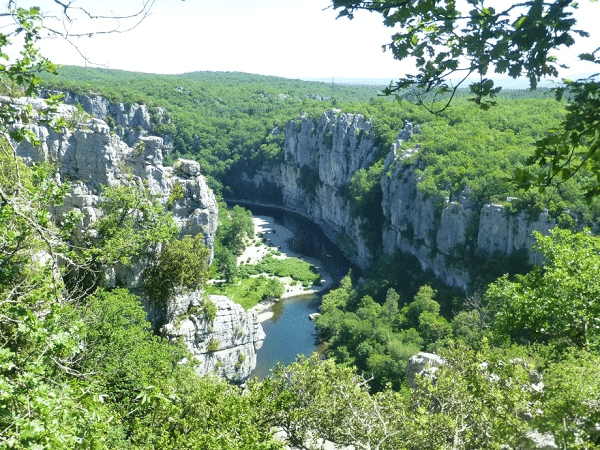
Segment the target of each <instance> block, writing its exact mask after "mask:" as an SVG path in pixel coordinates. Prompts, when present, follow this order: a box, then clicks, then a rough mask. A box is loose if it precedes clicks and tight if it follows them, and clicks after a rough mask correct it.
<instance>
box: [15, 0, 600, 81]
mask: <svg viewBox="0 0 600 450" xmlns="http://www.w3.org/2000/svg"><path fill="white" fill-rule="evenodd" d="M77 1H78V2H80V3H81V4H82V5H85V4H86V3H87V4H91V5H94V4H95V5H96V6H94V7H95V8H98V5H99V4H101V5H102V8H103V10H104V11H110V10H112V11H114V12H115V13H120V12H122V11H125V12H128V11H132V10H135V9H136V8H137V7H138V6H139V5H140V4H141V1H142V0H102V2H101V3H100V2H99V1H98V0H77ZM498 1H502V0H498ZM21 2H22V3H23V4H25V3H33V4H39V5H40V6H41V7H42V8H44V7H46V8H48V7H50V6H52V5H53V2H52V1H51V0H38V1H35V0H21ZM76 4H78V3H76ZM329 5H330V1H329V0H186V1H181V0H155V3H154V6H153V9H152V15H151V16H150V17H148V18H147V19H146V20H145V21H144V22H143V23H141V24H140V25H139V26H138V27H137V28H136V29H135V30H133V31H130V32H128V33H124V34H116V35H110V36H97V37H93V38H84V39H81V40H79V41H78V47H79V49H80V50H81V51H82V52H83V53H84V54H85V55H86V56H87V57H88V58H89V59H90V60H91V61H92V62H94V63H96V64H100V65H103V66H105V67H108V68H113V69H123V70H131V71H140V72H152V73H183V72H192V71H202V70H212V71H239V72H249V73H258V74H263V75H276V76H283V77H288V78H325V79H331V78H379V79H386V80H391V79H392V78H397V77H399V76H402V75H404V74H405V73H406V72H409V71H412V70H411V67H410V62H404V63H400V62H398V61H395V60H394V59H393V57H392V55H391V53H389V52H387V53H384V52H382V50H381V46H382V45H384V44H386V43H387V42H388V41H389V37H390V35H391V33H392V29H390V28H387V27H385V26H384V25H383V24H382V20H381V16H379V15H377V14H369V13H366V12H361V13H359V14H357V15H356V18H355V19H354V20H352V21H350V20H347V19H339V20H336V16H337V13H336V12H335V11H333V10H331V9H328V6H329ZM581 7H582V11H581V12H580V14H579V17H578V18H579V20H580V21H581V25H582V28H583V29H585V30H587V31H594V30H595V29H596V28H597V25H596V22H597V18H598V17H600V3H594V4H592V3H591V2H590V0H583V1H582V2H581ZM72 26H73V29H72V31H77V27H84V28H85V27H88V28H89V25H87V24H85V22H84V21H79V22H76V23H75V25H72ZM122 26H124V27H126V26H127V24H126V23H124V24H122ZM588 41H589V42H588V43H587V44H585V46H584V44H581V45H578V46H577V48H576V49H573V50H572V51H571V50H569V52H568V53H569V54H572V55H576V54H578V53H581V52H583V51H590V50H593V49H594V48H596V47H598V46H600V40H599V39H598V35H597V34H596V36H594V37H593V38H592V39H590V40H588ZM594 44H595V45H594ZM42 48H43V51H44V53H45V54H46V55H47V56H48V57H49V58H50V59H51V60H52V61H54V62H56V63H60V64H76V65H84V64H85V60H83V59H82V57H81V56H80V55H79V54H78V53H77V51H75V50H74V49H73V48H71V47H69V46H68V45H66V44H64V43H61V42H59V41H57V40H54V41H49V42H45V43H44V44H43V47H42ZM560 56H561V57H563V56H570V55H567V52H563V53H562V54H561V55H560ZM569 59H570V60H571V61H570V62H571V63H572V62H573V61H574V58H569ZM582 70H592V69H590V68H589V67H588V68H584V67H583V66H574V68H573V70H572V71H571V73H577V72H581V71H582ZM564 75H565V76H570V73H565V74H564Z"/></svg>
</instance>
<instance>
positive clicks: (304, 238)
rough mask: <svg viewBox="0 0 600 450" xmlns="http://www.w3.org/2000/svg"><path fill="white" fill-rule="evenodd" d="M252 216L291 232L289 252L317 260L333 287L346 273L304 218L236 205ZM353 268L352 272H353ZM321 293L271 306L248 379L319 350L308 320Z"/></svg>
mask: <svg viewBox="0 0 600 450" xmlns="http://www.w3.org/2000/svg"><path fill="white" fill-rule="evenodd" d="M238 204H239V205H240V206H243V207H244V208H246V209H248V210H250V211H252V214H253V215H259V216H270V217H272V218H273V220H274V221H275V223H277V224H279V225H282V226H284V227H286V228H287V229H289V230H290V231H292V232H293V234H294V237H293V238H292V239H291V241H290V242H289V243H288V244H289V246H290V248H291V249H292V250H293V251H294V252H296V253H300V254H302V255H305V256H310V257H313V258H316V259H318V260H319V261H320V262H321V265H322V267H323V269H324V270H325V271H326V272H328V273H329V274H330V275H331V276H332V278H333V286H334V287H336V286H337V285H338V284H339V281H340V280H341V279H342V278H343V277H344V276H345V275H346V274H347V273H348V270H349V269H350V268H351V267H352V266H351V263H350V262H349V261H348V260H347V259H346V258H345V257H344V256H343V254H342V253H341V252H340V251H339V250H338V248H337V247H336V246H335V245H334V244H333V243H332V242H331V241H330V240H329V239H328V238H327V237H326V236H325V234H324V233H323V232H322V231H321V229H320V228H319V227H318V226H316V225H315V224H313V223H312V222H310V221H308V220H306V219H305V218H303V217H301V216H299V215H297V214H293V213H289V212H286V211H282V210H279V209H276V208H269V207H264V206H257V205H252V204H245V203H238ZM355 270H356V268H353V271H355ZM323 294H324V293H319V294H309V295H301V296H297V297H291V298H289V299H285V300H284V301H282V302H279V303H277V304H275V306H273V312H274V315H273V317H272V318H271V319H269V320H266V321H265V322H263V323H262V326H263V329H264V331H265V334H266V338H265V341H264V343H263V346H262V348H261V349H260V350H259V351H258V352H257V355H256V360H257V361H256V368H255V369H254V371H253V372H252V373H251V374H250V377H258V378H259V379H262V378H264V377H266V376H268V375H269V371H270V370H271V368H273V367H274V366H276V365H277V363H283V364H284V365H288V364H290V363H291V362H293V361H294V360H295V359H296V358H297V357H298V355H307V356H308V355H311V354H312V353H313V352H315V351H317V352H321V351H322V350H323V349H322V347H321V346H318V345H317V344H316V331H315V325H314V323H313V322H311V321H310V320H309V318H308V316H309V314H312V313H315V312H318V310H319V305H320V304H321V298H322V296H323Z"/></svg>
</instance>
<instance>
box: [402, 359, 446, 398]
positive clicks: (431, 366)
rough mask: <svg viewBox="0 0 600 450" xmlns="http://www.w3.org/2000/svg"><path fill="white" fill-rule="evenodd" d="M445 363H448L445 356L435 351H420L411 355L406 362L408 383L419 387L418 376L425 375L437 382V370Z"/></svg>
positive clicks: (414, 387)
mask: <svg viewBox="0 0 600 450" xmlns="http://www.w3.org/2000/svg"><path fill="white" fill-rule="evenodd" d="M444 364H446V362H445V361H444V358H442V357H441V356H438V355H436V354H434V353H425V352H419V353H417V354H416V355H413V356H411V357H410V358H409V359H408V363H407V364H406V379H407V381H408V385H409V386H410V387H411V388H413V389H417V379H418V377H424V378H427V379H429V380H430V381H432V382H435V380H436V379H437V376H436V372H437V370H438V368H439V367H440V366H442V365H444Z"/></svg>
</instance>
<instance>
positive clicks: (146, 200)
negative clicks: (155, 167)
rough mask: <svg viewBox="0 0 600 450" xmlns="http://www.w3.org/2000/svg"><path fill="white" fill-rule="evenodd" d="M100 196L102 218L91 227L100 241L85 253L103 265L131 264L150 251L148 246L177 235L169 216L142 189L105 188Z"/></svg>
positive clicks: (143, 188)
mask: <svg viewBox="0 0 600 450" xmlns="http://www.w3.org/2000/svg"><path fill="white" fill-rule="evenodd" d="M102 197H103V201H102V203H101V205H100V207H101V208H102V210H103V213H104V215H103V216H102V217H100V219H98V221H97V222H95V223H94V224H93V227H94V228H95V230H97V232H98V238H99V239H98V242H97V243H95V244H94V246H93V247H91V248H90V250H89V251H88V252H89V254H90V255H91V257H92V258H94V259H95V260H97V261H98V262H100V263H102V264H109V265H110V264H115V263H121V264H123V265H128V264H131V263H132V262H134V261H138V260H139V258H140V257H141V256H143V255H145V254H146V253H147V252H148V251H149V250H150V249H149V247H148V246H149V244H150V243H153V244H159V243H163V242H167V241H168V240H170V239H172V238H173V237H174V236H175V235H176V233H177V232H178V228H177V226H176V224H175V222H174V221H173V218H172V216H171V215H170V214H168V213H167V212H166V211H165V209H164V207H163V206H162V205H161V204H160V203H159V202H158V200H156V199H155V198H153V197H152V195H151V194H150V192H149V191H148V189H147V188H146V187H144V186H141V185H137V184H126V185H115V186H111V187H105V188H104V189H103V191H102ZM90 246H91V245H90Z"/></svg>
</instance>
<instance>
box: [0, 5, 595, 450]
mask: <svg viewBox="0 0 600 450" xmlns="http://www.w3.org/2000/svg"><path fill="white" fill-rule="evenodd" d="M19 14H21V15H22V16H23V17H22V19H23V22H22V26H23V27H24V28H25V29H28V30H29V34H28V35H27V36H28V37H27V39H29V40H30V41H33V40H35V39H34V38H35V35H36V34H35V27H34V23H35V19H36V16H37V13H36V11H35V10H31V11H29V12H27V11H21V12H19ZM29 20H31V22H29ZM30 43H31V42H30ZM0 45H2V44H1V43H0ZM23 56H24V59H23V60H22V61H21V60H20V63H19V64H20V65H17V66H2V67H1V68H0V77H2V79H3V81H5V82H4V83H3V89H4V90H5V92H3V93H4V94H8V95H11V96H14V97H17V96H19V95H35V93H36V92H37V91H36V90H37V87H38V85H39V84H40V80H39V79H38V78H37V75H36V72H37V71H38V70H40V69H42V70H47V71H53V70H54V69H55V68H54V66H52V65H51V64H50V63H49V62H47V61H45V60H44V59H43V58H42V59H40V56H39V54H38V53H37V52H36V51H34V47H33V46H25V50H24V55H23ZM23 74H25V75H23ZM41 87H42V88H44V89H52V90H68V91H76V92H80V93H90V92H91V93H94V94H99V95H102V96H106V97H108V98H110V99H111V100H112V101H117V102H119V101H120V102H125V103H133V102H136V103H144V104H147V105H148V106H149V107H151V108H153V109H152V110H153V111H156V115H155V127H154V128H153V130H152V132H153V133H154V134H157V135H161V136H165V137H166V136H170V138H171V143H172V153H171V161H174V160H175V159H176V158H178V157H182V156H183V157H186V158H191V159H195V160H197V161H199V162H200V164H201V167H202V169H203V171H205V173H206V175H207V177H208V178H209V180H210V182H211V185H212V187H213V188H214V190H215V192H216V193H217V194H218V195H219V196H220V198H223V197H226V196H227V195H228V194H229V193H230V191H229V187H230V186H229V184H228V182H229V180H230V179H231V177H232V176H233V175H234V174H235V171H236V167H238V165H240V164H243V165H245V166H247V167H253V166H254V167H262V166H268V165H270V164H276V163H277V162H278V161H279V160H280V158H281V157H282V144H283V139H284V137H285V136H284V135H282V133H281V132H277V133H274V132H273V130H275V129H277V130H279V131H281V130H283V127H284V125H285V124H286V123H287V122H288V121H290V120H296V119H297V118H298V117H300V116H301V115H302V114H305V113H306V114H308V115H309V116H312V117H318V116H319V115H320V114H321V113H322V112H323V111H326V110H328V109H330V108H333V107H335V108H339V109H341V110H343V111H345V112H358V113H361V114H363V115H365V116H366V117H369V118H370V119H371V120H372V122H373V126H374V130H375V133H376V140H377V142H378V145H379V146H380V148H382V149H387V148H389V146H390V145H391V143H392V142H394V141H395V139H396V136H397V134H398V132H399V131H400V130H401V129H402V127H403V126H404V123H405V121H411V122H412V123H415V124H416V125H418V126H419V129H420V133H418V134H415V135H414V137H413V140H411V141H410V142H407V143H405V144H404V145H407V146H416V145H417V144H418V145H419V146H420V149H421V150H420V152H419V154H418V155H416V156H415V157H414V160H411V161H407V163H418V165H419V171H420V172H419V176H420V189H421V190H422V191H423V192H424V193H425V194H426V195H428V196H431V197H432V198H436V199H441V198H444V197H452V196H456V195H460V194H461V193H463V192H464V191H465V190H466V189H467V190H469V191H470V195H471V198H472V199H473V201H475V202H479V203H483V202H489V201H497V202H502V201H503V200H505V199H506V197H510V196H516V197H518V201H515V202H511V203H510V205H511V208H518V209H521V210H526V211H531V212H537V211H539V210H541V209H548V210H549V212H550V213H551V214H553V215H554V216H555V217H556V218H557V220H558V223H559V225H560V226H559V227H557V228H555V229H554V230H553V231H552V232H551V233H550V234H549V235H546V236H543V235H541V234H536V240H537V244H536V246H537V250H538V251H539V252H540V253H541V254H542V255H543V257H544V266H543V267H534V268H530V267H525V266H523V265H521V266H520V267H519V270H513V269H514V268H515V266H517V265H518V264H516V263H517V262H518V261H512V262H511V261H507V260H502V261H489V260H488V261H483V260H482V261H480V264H479V266H480V267H479V271H480V272H481V273H482V274H483V275H486V276H487V278H485V283H484V282H483V281H482V282H480V284H479V285H478V289H477V290H471V291H469V292H467V293H465V292H462V291H458V290H452V289H448V288H446V287H445V286H443V285H442V284H441V283H440V282H439V281H438V280H436V279H435V278H434V277H433V276H432V274H431V273H428V272H423V271H421V270H420V267H419V264H418V262H416V261H415V260H413V259H411V257H409V256H407V255H402V254H397V255H393V256H390V255H378V256H379V257H378V259H377V260H376V262H375V263H374V264H373V265H372V266H371V267H370V268H368V269H367V270H366V271H365V273H364V274H363V279H362V280H361V281H360V282H358V280H355V279H353V274H352V273H349V274H348V275H347V276H346V277H345V278H344V279H343V280H342V282H341V284H340V286H339V287H338V288H336V289H334V290H332V291H331V292H329V293H328V294H327V295H326V296H325V297H324V298H323V303H322V305H321V316H320V317H319V318H318V319H317V322H316V326H317V330H318V332H319V338H320V339H321V340H323V341H325V342H326V343H327V345H328V351H327V354H326V358H325V359H322V358H320V357H319V356H317V355H315V356H312V357H300V358H299V359H298V360H297V361H296V362H295V363H293V364H291V365H290V366H288V367H282V366H280V367H276V368H274V369H273V371H272V374H271V376H270V377H268V378H266V379H265V380H263V381H257V380H250V381H249V382H248V384H247V385H246V386H245V387H244V388H241V387H239V386H235V385H231V384H228V383H227V382H225V381H224V380H220V379H217V378H214V377H211V376H205V377H199V376H198V375H197V374H196V372H195V371H194V368H193V363H191V362H190V360H191V356H190V355H189V353H188V351H187V350H186V348H185V347H184V346H183V345H180V344H179V343H174V344H169V343H167V342H166V341H165V340H164V339H162V338H161V337H159V336H157V335H155V334H154V333H153V330H152V329H151V327H150V324H149V323H148V322H147V321H146V313H145V311H144V309H143V308H142V305H141V303H140V299H139V297H138V296H136V295H134V294H133V293H132V292H129V291H127V290H125V289H105V286H103V285H102V280H101V279H100V278H99V277H98V273H99V267H101V266H111V265H114V264H121V265H125V266H128V265H132V264H135V263H136V262H139V260H140V258H142V257H148V256H149V255H148V249H151V250H153V251H154V254H155V259H153V260H152V263H151V264H150V265H149V268H148V269H147V270H146V271H145V272H144V274H143V276H144V277H145V279H146V290H147V293H148V294H149V295H150V296H151V297H156V298H159V299H161V301H168V299H169V298H170V296H171V295H172V294H173V292H174V291H181V290H193V289H197V288H203V287H204V286H205V283H206V281H207V279H208V278H210V277H211V276H212V277H215V276H219V277H224V278H225V279H226V281H227V282H232V281H233V280H241V279H245V280H248V279H249V278H250V276H251V275H253V274H257V273H262V272H267V273H276V272H277V271H279V270H289V271H292V272H294V273H296V274H298V276H299V277H300V278H301V279H300V280H299V281H300V282H306V283H310V282H313V279H314V274H312V273H311V271H310V268H309V269H308V270H305V269H307V268H306V267H305V266H299V265H294V266H292V267H281V266H277V264H274V263H273V261H272V260H271V259H266V260H264V261H263V263H261V264H259V265H257V267H252V268H250V267H242V268H237V267H233V266H232V264H231V260H232V258H235V255H237V254H239V252H240V251H241V249H242V248H243V246H244V245H246V243H247V242H248V241H249V240H250V239H253V238H254V236H252V230H251V228H250V227H249V215H248V213H247V212H246V211H244V210H243V209H242V208H239V207H238V208H233V209H232V210H226V208H221V217H220V219H219V220H220V224H221V226H220V231H219V233H218V236H217V238H216V241H217V242H216V244H215V264H214V265H213V266H212V267H211V268H208V267H207V265H206V262H207V260H208V256H209V253H210V252H209V251H208V249H207V248H206V247H204V246H203V245H202V244H201V243H200V241H199V239H198V238H191V237H187V238H185V239H182V240H178V239H175V236H176V232H177V230H176V227H175V225H174V222H173V218H172V215H171V214H170V212H169V210H168V208H165V207H163V205H160V204H159V203H158V202H157V201H156V199H154V198H153V197H152V196H151V195H149V192H148V190H147V189H145V188H144V186H129V187H128V186H123V187H119V188H113V189H107V190H106V191H105V193H104V195H105V200H104V201H103V203H102V208H103V215H102V217H101V218H99V219H98V220H97V221H96V222H94V223H92V224H90V230H91V231H93V232H94V235H95V236H96V238H95V239H94V240H90V241H87V242H85V243H83V244H81V245H78V246H74V245H72V239H71V238H72V236H71V233H72V231H73V230H74V227H75V223H76V222H77V221H78V220H79V219H80V217H78V216H77V215H76V214H74V213H72V212H68V211H67V212H65V213H64V215H61V216H60V217H51V216H50V214H49V211H51V210H54V209H55V207H56V206H58V205H60V204H61V202H62V200H63V198H64V196H65V195H67V194H68V192H69V189H70V186H69V185H67V184H65V185H61V184H59V183H57V182H56V180H55V179H54V177H53V176H52V173H53V170H54V169H55V168H54V167H52V165H51V164H40V165H32V166H28V165H26V164H24V163H23V162H22V161H20V160H19V159H18V158H17V157H16V154H15V151H14V147H13V146H14V144H15V142H19V141H23V140H27V139H29V140H31V141H32V142H33V143H36V142H35V141H36V138H35V136H34V135H33V134H32V133H28V132H27V131H26V130H25V131H24V129H23V128H20V127H15V126H13V125H14V124H15V123H23V122H28V121H34V118H33V117H31V115H30V114H31V111H26V110H25V111H23V110H16V109H15V108H13V107H12V106H11V105H10V104H3V106H2V110H1V113H2V114H1V115H0V117H1V119H2V121H1V125H0V128H1V131H2V135H1V138H0V167H1V170H0V198H1V204H0V341H1V342H2V346H1V347H0V374H1V377H0V446H2V447H3V448H10V449H26V448H32V449H65V448H69V449H70V448H73V449H75V448H77V449H146V448H162V449H182V448H189V449H257V450H258V449H261V450H266V449H277V448H283V446H284V444H286V443H287V444H289V445H291V446H293V447H295V448H305V449H306V448H318V446H319V444H318V442H316V440H317V438H324V439H328V440H330V441H333V442H335V443H338V444H342V445H353V446H354V448H362V449H375V448H377V449H415V450H416V449H424V448H431V449H438V448H453V449H458V448H461V449H474V448H498V449H500V448H514V449H516V448H532V447H533V445H534V444H533V443H532V442H534V441H536V440H537V441H538V442H541V441H544V440H548V439H550V440H552V442H553V444H552V446H551V448H572V449H578V448H586V449H587V448H597V447H598V445H600V430H599V428H598V423H600V384H599V383H598V379H599V377H600V354H599V345H600V324H599V323H598V320H599V319H598V318H599V317H600V306H599V305H598V298H599V296H600V278H599V277H598V274H599V273H600V238H598V237H597V236H595V235H593V234H591V233H590V232H589V229H587V228H585V226H586V225H592V224H593V223H594V222H595V221H597V218H598V215H599V214H598V213H599V211H598V199H597V198H589V197H588V198H586V195H585V194H586V192H587V191H588V186H587V184H586V183H587V181H588V180H589V178H592V177H593V176H594V173H593V171H592V169H593V168H590V167H585V166H582V167H581V169H580V170H578V171H577V172H576V173H574V174H573V173H570V172H569V173H568V174H567V173H566V172H565V176H564V180H563V182H561V183H560V184H559V185H558V186H557V187H556V188H554V189H550V188H544V187H531V188H530V189H528V190H526V191H523V190H521V188H522V187H523V186H522V184H521V181H522V180H523V179H524V172H530V174H529V175H530V177H529V178H530V179H533V178H535V177H536V176H538V173H537V172H538V171H540V170H542V168H540V167H537V166H532V165H531V164H528V160H529V159H530V158H531V157H532V156H533V155H534V153H535V147H534V145H533V143H534V142H535V141H539V140H540V139H544V138H546V137H547V136H548V133H550V130H551V129H553V128H556V127H559V126H560V125H561V123H562V122H563V121H564V120H565V117H567V116H568V114H569V111H570V109H569V108H571V106H570V104H569V103H568V101H569V98H568V96H567V98H565V99H563V100H556V99H554V98H553V97H550V96H545V95H544V94H545V93H544V92H540V91H536V93H535V95H534V94H531V95H530V93H528V92H508V93H506V94H500V95H498V96H497V97H495V104H494V105H493V106H491V107H489V108H483V109H480V108H476V107H475V106H474V104H473V102H472V101H470V100H469V95H470V93H469V92H466V93H464V95H463V94H462V93H460V92H458V93H457V95H456V97H455V98H454V100H453V103H452V106H451V107H450V108H447V109H445V110H444V111H443V112H440V113H439V114H437V115H431V114H430V113H429V112H428V111H426V110H424V109H423V108H422V107H421V106H419V105H418V104H417V103H418V101H417V102H415V101H414V98H413V97H412V96H411V95H410V93H409V92H402V91H397V92H396V93H397V94H398V96H397V98H391V97H380V96H378V95H377V92H376V89H374V88H373V87H360V86H336V85H329V84H327V83H324V84H323V83H321V84H315V83H307V82H300V81H292V80H284V79H279V78H272V77H259V76H254V75H248V74H231V73H227V74H221V73H195V74H186V75H179V76H161V75H145V74H138V73H125V72H117V71H107V70H101V69H94V70H90V69H82V68H75V67H66V68H59V69H58V76H52V75H48V76H44V79H43V81H42V82H41ZM117 87H118V88H117ZM382 88H385V87H382ZM56 101H59V100H56ZM50 103H52V101H51V102H50ZM156 108H164V111H163V112H161V113H160V114H159V112H158V110H157V109H156ZM35 120H38V121H39V120H43V121H47V122H52V121H53V120H54V121H55V122H54V123H53V125H54V126H56V127H58V128H60V127H67V126H69V124H68V123H65V122H64V121H60V119H59V120H58V121H56V118H55V117H54V118H53V117H52V115H51V114H49V115H48V116H44V117H36V118H35ZM107 120H108V122H109V124H110V118H109V119H107ZM384 156H385V155H383V154H382V155H381V157H380V158H379V159H376V160H375V161H373V163H372V165H371V166H370V167H369V168H368V169H367V170H364V171H359V172H357V174H356V176H355V177H354V178H353V180H352V182H351V183H350V185H349V186H348V187H347V191H348V198H349V199H351V201H353V202H354V206H355V213H356V214H365V213H367V210H368V205H369V203H370V202H372V199H373V198H376V194H377V189H378V187H377V186H378V184H377V182H376V180H377V179H379V177H381V176H382V175H384V174H383V173H382V167H383V166H382V159H383V157H384ZM567 175H568V176H567ZM525 178H527V177H525ZM374 196H375V197H374ZM131 211H134V212H135V213H131ZM250 242H251V241H250ZM158 248H161V251H160V252H158V255H156V253H157V249H158ZM517 258H518V255H517ZM57 261H60V262H61V264H57V263H56V262H57ZM513 263H514V264H513ZM291 264H296V263H291ZM516 272H520V273H516ZM173 274H177V276H176V277H174V276H173ZM241 286H243V285H241ZM280 288H281V287H280V286H279V285H277V284H276V283H275V284H273V283H270V282H269V279H268V278H266V277H265V278H263V281H262V285H260V286H259V285H251V286H243V287H242V288H241V289H239V290H238V291H237V292H233V293H232V294H231V295H232V296H235V295H240V292H242V297H244V298H242V299H241V300H239V301H245V300H248V299H247V298H245V297H246V296H244V295H243V292H244V290H245V291H246V292H253V294H256V293H260V295H258V296H254V297H253V298H252V299H249V303H250V304H251V303H254V302H256V301H259V300H260V299H261V298H262V297H263V295H264V296H267V297H269V296H277V292H279V291H280ZM248 296H249V295H248ZM245 306H248V305H245ZM213 308H214V305H212V304H211V303H210V301H207V302H205V303H204V304H203V305H202V313H203V314H204V315H205V316H206V318H207V320H209V321H210V320H211V317H213V318H214V314H215V311H214V309H213ZM419 351H428V352H435V353H436V354H437V355H439V357H440V359H439V366H438V367H437V368H436V369H437V370H435V371H430V372H429V375H426V376H422V377H418V376H417V377H416V378H413V379H410V378H409V377H408V376H407V375H406V366H407V361H408V358H409V357H411V356H412V355H414V354H416V353H418V352H419ZM282 436H283V437H282ZM284 441H285V442H284ZM548 445H550V444H548Z"/></svg>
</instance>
